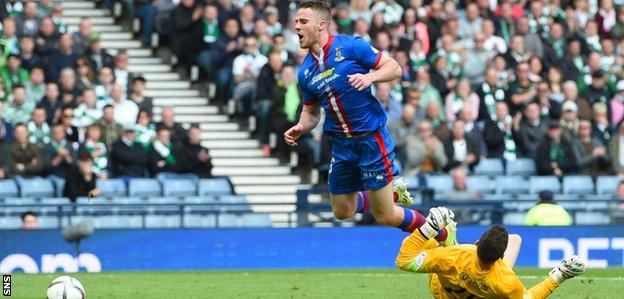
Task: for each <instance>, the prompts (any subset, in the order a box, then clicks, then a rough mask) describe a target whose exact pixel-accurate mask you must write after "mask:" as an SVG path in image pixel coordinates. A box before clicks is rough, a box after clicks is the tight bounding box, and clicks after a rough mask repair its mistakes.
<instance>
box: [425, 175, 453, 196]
mask: <svg viewBox="0 0 624 299" xmlns="http://www.w3.org/2000/svg"><path fill="white" fill-rule="evenodd" d="M426 180H427V188H430V189H433V191H434V192H435V193H444V192H445V191H448V190H451V189H453V179H452V178H451V176H450V175H431V176H427V177H426Z"/></svg>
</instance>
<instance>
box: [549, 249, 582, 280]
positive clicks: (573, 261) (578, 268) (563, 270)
mask: <svg viewBox="0 0 624 299" xmlns="http://www.w3.org/2000/svg"><path fill="white" fill-rule="evenodd" d="M583 272H585V261H584V260H583V259H582V258H581V257H580V256H578V255H573V256H571V257H569V258H567V259H564V260H563V261H561V264H560V265H559V266H557V267H555V268H554V269H552V270H551V271H550V273H548V275H550V277H552V278H553V279H554V280H555V281H557V282H558V283H562V282H563V281H564V280H566V279H569V278H573V277H576V276H579V275H581V274H583Z"/></svg>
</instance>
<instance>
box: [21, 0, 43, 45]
mask: <svg viewBox="0 0 624 299" xmlns="http://www.w3.org/2000/svg"><path fill="white" fill-rule="evenodd" d="M23 3H24V10H23V11H22V14H21V15H17V16H15V25H16V27H17V30H18V32H17V35H18V36H20V37H21V36H26V35H27V36H34V35H37V32H39V20H38V18H37V2H35V1H24V2H23Z"/></svg>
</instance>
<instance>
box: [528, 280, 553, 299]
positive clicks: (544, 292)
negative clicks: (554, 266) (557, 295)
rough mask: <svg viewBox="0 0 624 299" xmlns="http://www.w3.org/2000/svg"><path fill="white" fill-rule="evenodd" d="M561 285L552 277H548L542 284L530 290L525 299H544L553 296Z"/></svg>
mask: <svg viewBox="0 0 624 299" xmlns="http://www.w3.org/2000/svg"><path fill="white" fill-rule="evenodd" d="M558 286H559V284H558V283H557V282H556V281H555V280H554V279H552V278H551V277H550V276H548V277H546V279H544V280H543V281H542V282H540V283H538V284H536V285H535V286H533V287H532V288H530V289H528V290H527V292H526V293H525V294H526V295H528V296H526V295H525V297H527V298H529V299H542V298H546V297H548V295H550V294H552V293H553V292H554V291H555V289H556V288H557V287H558Z"/></svg>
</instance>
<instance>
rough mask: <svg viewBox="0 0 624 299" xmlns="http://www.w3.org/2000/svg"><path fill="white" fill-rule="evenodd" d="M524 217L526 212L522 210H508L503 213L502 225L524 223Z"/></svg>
mask: <svg viewBox="0 0 624 299" xmlns="http://www.w3.org/2000/svg"><path fill="white" fill-rule="evenodd" d="M524 218H526V213H523V212H510V213H505V215H503V224H504V225H524Z"/></svg>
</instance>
